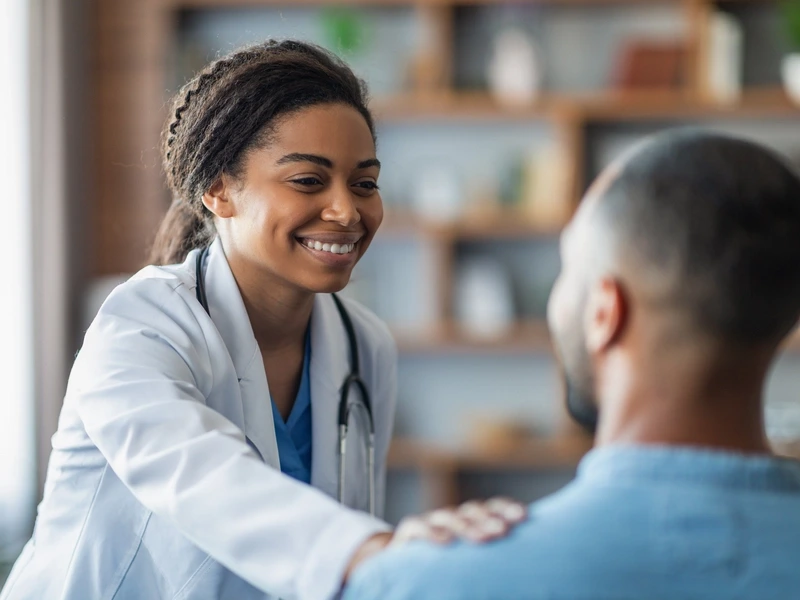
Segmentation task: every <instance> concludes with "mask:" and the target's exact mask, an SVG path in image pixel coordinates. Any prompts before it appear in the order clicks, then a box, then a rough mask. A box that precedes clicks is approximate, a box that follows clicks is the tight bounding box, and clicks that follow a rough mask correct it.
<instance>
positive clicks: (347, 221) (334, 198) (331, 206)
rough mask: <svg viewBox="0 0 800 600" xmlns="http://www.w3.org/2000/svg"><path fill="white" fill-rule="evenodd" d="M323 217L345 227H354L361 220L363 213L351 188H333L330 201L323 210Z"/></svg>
mask: <svg viewBox="0 0 800 600" xmlns="http://www.w3.org/2000/svg"><path fill="white" fill-rule="evenodd" d="M322 219H323V220H324V221H331V222H334V223H338V224H339V225H342V226H343V227H352V226H353V225H355V224H356V223H358V222H359V221H360V220H361V214H360V213H359V212H358V208H357V206H356V203H355V198H354V197H353V193H352V192H351V191H350V189H349V188H345V189H340V188H338V187H337V188H336V189H334V190H332V193H331V195H330V196H329V197H328V203H327V205H326V206H325V208H324V209H323V211H322Z"/></svg>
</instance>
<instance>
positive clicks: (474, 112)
mask: <svg viewBox="0 0 800 600" xmlns="http://www.w3.org/2000/svg"><path fill="white" fill-rule="evenodd" d="M775 1H777V0H725V1H724V2H715V1H713V0H534V1H532V2H524V1H521V0H516V1H514V2H512V0H347V1H345V2H330V1H328V0H141V1H139V2H120V1H119V0H96V2H95V3H94V4H93V11H94V14H93V21H92V32H93V33H92V39H91V43H92V49H93V50H92V53H91V57H92V71H93V72H92V74H93V77H92V81H93V94H92V102H91V114H92V115H93V119H94V121H93V125H94V126H93V128H92V144H91V145H92V147H93V148H94V160H92V161H91V164H92V165H93V168H94V172H93V185H92V188H93V191H94V193H93V197H92V203H93V205H94V206H93V210H92V211H91V212H92V215H93V216H92V218H93V219H94V222H93V224H92V235H91V238H92V242H91V251H90V253H89V261H88V262H89V264H88V267H87V268H88V271H89V272H90V273H91V274H93V275H95V276H103V275H115V274H118V273H130V272H133V271H135V270H137V269H138V268H139V267H140V266H141V265H142V263H143V261H144V258H145V255H146V252H145V249H146V247H147V246H148V245H149V242H150V241H151V240H152V238H153V235H154V232H155V230H156V227H157V225H158V223H159V222H160V219H161V217H162V216H163V214H164V212H165V210H166V208H167V205H168V202H167V195H166V190H165V188H164V183H163V177H162V174H161V172H160V169H159V168H158V164H159V162H158V150H157V149H158V139H159V133H160V129H161V126H162V124H163V121H164V119H165V116H166V115H165V111H166V106H165V102H164V101H165V93H164V92H165V88H166V87H167V84H166V82H167V81H168V70H169V61H168V60H167V57H168V56H169V54H170V52H171V51H172V50H173V40H174V36H175V32H176V30H177V28H178V24H179V22H180V16H181V14H182V13H183V12H185V11H193V10H206V9H218V8H239V7H251V8H252V7H283V6H291V7H293V8H294V7H298V6H301V7H320V6H326V5H346V6H352V7H364V6H370V7H411V8H412V9H413V11H414V14H415V18H416V19H417V21H418V22H419V24H420V25H421V26H423V27H425V28H426V29H427V30H428V31H431V32H433V36H432V40H433V41H432V43H430V44H429V45H428V47H426V48H423V49H422V52H421V53H420V55H419V56H417V57H416V59H417V62H418V63H419V64H420V65H422V66H423V67H424V68H419V69H417V70H416V71H414V75H413V76H412V78H411V81H410V84H409V86H408V89H407V90H405V91H403V92H402V93H398V94H395V95H391V96H389V97H378V98H376V99H375V101H374V103H373V108H374V111H375V114H376V117H377V119H378V121H379V122H384V123H389V124H392V125H399V126H403V125H404V124H405V123H413V122H424V123H430V122H463V123H468V124H469V123H478V122H485V121H491V122H511V121H514V122H516V121H536V122H542V123H546V124H548V125H549V126H550V127H551V129H552V134H553V138H554V142H555V145H556V146H557V147H558V148H560V149H561V150H562V151H563V154H564V156H566V157H567V161H568V175H569V180H570V188H569V189H568V190H566V191H565V196H566V197H565V198H564V202H565V203H566V204H568V205H569V206H571V207H572V208H573V209H574V207H575V206H577V203H578V201H579V198H580V196H581V194H582V193H583V191H584V189H585V187H586V184H587V179H588V178H589V176H590V174H589V173H588V165H587V162H588V161H587V154H588V152H589V150H588V146H589V142H588V139H589V136H590V132H589V130H590V128H591V127H594V126H598V125H600V126H606V125H610V124H627V123H643V122H648V121H658V122H662V121H669V122H678V121H682V120H701V119H730V120H737V119H795V118H798V117H800V108H798V107H797V106H795V105H794V104H792V103H791V102H790V101H789V100H788V99H787V98H786V96H785V94H784V93H783V91H782V89H780V88H779V87H764V88H760V87H759V88H749V89H745V90H744V93H743V94H742V97H741V98H740V99H739V100H738V101H737V102H735V103H732V104H721V103H717V102H713V101H711V100H709V96H708V94H707V93H706V91H705V88H704V85H703V78H704V75H703V68H702V65H703V64H704V57H705V54H706V53H707V51H708V44H707V40H706V39H705V26H706V24H707V22H708V17H709V15H710V13H711V11H712V9H714V7H716V6H718V5H720V4H725V3H727V2H736V3H743V2H750V3H753V4H764V5H767V4H769V3H771V2H775ZM507 3H513V4H516V5H522V4H536V5H543V6H548V7H556V8H557V7H560V6H564V7H577V6H586V7H590V8H592V9H597V8H601V7H604V6H619V5H624V6H627V5H630V6H636V7H650V6H663V5H666V6H670V7H674V8H675V9H676V10H677V11H679V12H680V14H681V15H682V18H683V19H684V20H685V22H686V24H687V28H686V31H687V39H686V42H687V46H688V53H687V58H686V64H685V80H686V83H685V85H684V86H683V87H682V88H681V89H679V90H674V91H656V92H636V93H634V92H626V93H621V92H613V91H599V92H596V93H591V94H568V93H548V92H544V93H543V94H542V95H541V96H540V97H539V99H538V100H537V101H536V102H533V103H530V104H527V105H524V106H516V107H513V108H511V107H508V106H503V105H500V104H498V103H497V102H496V101H495V100H493V99H492V97H491V96H490V95H489V94H488V93H485V92H475V91H464V90H457V89H454V85H453V81H454V75H453V73H454V60H455V58H454V50H453V41H454V27H455V13H456V11H457V9H459V8H460V7H465V6H479V5H486V6H493V5H495V6H497V5H503V4H507ZM559 229H560V227H558V226H547V227H542V226H538V225H536V224H532V223H531V222H529V221H526V220H525V219H522V218H520V217H519V215H518V214H517V213H512V212H499V213H493V214H488V215H487V214H482V215H477V216H475V217H474V218H471V219H466V220H462V221H459V222H456V223H447V224H442V223H432V222H428V221H425V220H421V219H419V218H418V217H414V216H412V215H409V214H402V213H401V214H391V213H390V214H388V216H387V219H386V221H385V224H384V226H383V227H382V229H381V231H380V232H379V237H378V238H376V239H377V240H380V239H392V238H407V237H409V236H416V237H422V238H424V239H426V240H427V241H432V242H433V244H432V246H433V248H434V260H435V262H436V264H437V269H438V270H439V272H440V273H441V277H440V278H439V281H438V289H437V294H436V296H437V300H436V302H437V307H436V313H437V318H438V323H437V324H436V325H435V326H434V327H431V328H429V330H427V331H426V333H425V334H424V335H415V334H411V333H408V332H406V331H404V330H402V329H396V330H395V335H396V337H397V340H398V345H399V348H400V350H401V352H402V353H404V354H425V355H434V354H438V355H448V356H450V355H464V354H472V355H481V356H483V355H506V354H511V355H520V354H525V355H527V354H540V355H541V354H544V355H547V354H549V353H550V352H551V345H550V340H549V336H548V334H547V328H546V325H545V323H544V322H543V320H541V319H531V318H526V319H525V320H522V321H520V322H519V323H517V324H516V326H514V327H513V328H512V329H511V330H510V331H509V332H508V333H507V334H504V335H501V336H499V337H496V338H494V339H481V338H475V337H470V336H467V335H465V334H464V333H463V332H461V331H460V329H459V327H458V326H457V325H456V323H455V321H454V319H453V316H452V302H451V300H452V287H453V270H454V268H453V266H454V261H455V252H456V250H455V248H456V246H457V245H459V244H462V243H475V242H481V243H484V242H485V243H489V242H492V241H494V240H503V241H505V240H538V239H543V238H547V239H553V238H554V237H555V236H556V235H557V234H558V230H559ZM786 349H787V350H788V351H792V352H800V333H799V334H797V335H795V336H794V337H792V338H791V340H789V341H788V342H787V344H786ZM588 448H589V442H588V440H586V438H582V437H580V436H574V435H568V434H565V435H562V436H555V437H551V438H537V439H533V440H531V441H530V442H529V443H526V444H524V447H514V448H510V449H509V448H506V449H505V450H503V451H499V452H481V451H478V450H475V449H473V450H461V451H454V450H446V449H442V448H440V447H438V446H433V445H429V444H426V443H424V442H421V441H415V440H410V439H403V440H396V441H395V443H394V445H393V447H392V451H391V455H390V467H391V468H392V469H394V470H413V471H415V472H418V473H419V474H420V475H421V476H422V477H423V481H424V482H425V486H426V489H428V496H429V500H428V505H429V506H436V505H441V504H448V503H452V502H455V501H457V500H458V499H459V492H458V478H459V476H460V474H462V473H464V472H467V471H470V472H474V471H487V470H488V471H497V470H508V469H514V470H522V471H526V470H528V471H529V470H538V469H554V468H574V466H575V465H576V464H577V462H578V460H579V459H580V457H581V456H582V455H583V454H584V453H585V452H586V451H587V450H588Z"/></svg>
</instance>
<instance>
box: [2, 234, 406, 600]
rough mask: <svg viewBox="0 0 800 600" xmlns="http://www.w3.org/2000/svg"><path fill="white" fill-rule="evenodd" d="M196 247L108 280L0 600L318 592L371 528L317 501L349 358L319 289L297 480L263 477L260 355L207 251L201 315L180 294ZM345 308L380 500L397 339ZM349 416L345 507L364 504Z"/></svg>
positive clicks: (219, 257) (266, 449) (190, 295)
mask: <svg viewBox="0 0 800 600" xmlns="http://www.w3.org/2000/svg"><path fill="white" fill-rule="evenodd" d="M196 252H197V251H194V252H192V253H191V254H190V255H189V257H188V258H187V260H186V261H185V262H184V263H183V264H182V265H175V266H170V267H161V268H157V267H148V268H146V269H144V270H142V271H141V272H140V273H138V274H137V275H136V276H134V277H133V278H132V279H131V280H129V281H128V282H126V283H124V284H122V285H121V286H119V287H118V288H117V289H116V290H115V291H114V292H113V293H112V294H111V295H110V296H109V298H108V299H107V300H106V302H105V303H104V304H103V306H102V308H101V309H100V311H99V314H98V316H97V317H96V319H95V320H94V322H93V323H92V325H91V327H90V328H89V330H88V331H87V333H86V339H85V341H84V345H83V348H82V349H81V351H80V353H79V355H78V357H77V359H76V361H75V365H74V368H73V370H72V373H71V376H70V381H69V386H68V389H67V394H66V398H65V401H64V407H63V410H62V413H61V418H60V421H59V428H58V432H57V433H56V434H55V436H54V437H53V452H52V455H51V458H50V464H49V468H48V474H47V483H46V487H45V496H44V500H43V501H42V503H41V505H40V506H39V513H38V518H37V523H36V528H35V531H34V535H33V538H32V539H31V541H30V542H29V543H28V545H27V546H26V547H25V550H24V551H23V553H22V556H21V557H20V558H19V560H18V561H17V564H16V565H15V567H14V570H13V571H12V574H11V576H10V578H9V581H8V583H7V585H6V587H5V589H4V591H3V592H2V593H0V600H23V599H24V600H34V599H35V600H57V599H61V600H112V599H113V600H133V599H136V600H145V599H146V600H156V599H162V598H171V599H178V598H181V599H191V600H201V599H202V600H206V599H208V600H212V599H213V600H219V599H235V600H249V599H256V598H257V599H263V598H272V597H281V598H287V599H288V598H299V599H309V600H311V599H319V598H329V597H332V596H334V595H335V594H336V592H337V591H338V587H339V582H340V579H341V576H342V572H343V569H344V567H345V565H346V562H347V561H348V559H349V557H350V556H351V554H352V552H353V551H354V550H355V549H356V548H357V547H358V546H359V545H360V544H361V543H362V541H364V540H365V539H366V538H367V537H369V536H370V535H372V534H374V533H376V532H379V531H383V530H385V529H387V526H386V524H385V523H383V522H382V521H380V520H378V519H375V518H372V517H370V516H369V515H368V514H366V513H363V512H358V511H356V510H351V509H349V508H345V507H343V506H342V505H340V504H338V503H337V502H336V501H335V500H334V498H335V497H336V493H337V482H338V479H337V473H338V459H337V453H336V448H337V408H338V402H339V389H340V387H341V385H342V383H343V381H344V379H345V377H346V375H347V374H348V373H349V371H350V365H349V351H348V342H347V337H346V334H345V330H344V327H343V325H342V321H341V319H340V317H339V314H338V312H337V311H336V308H335V306H334V303H333V300H332V298H331V297H330V296H329V295H327V294H322V295H318V296H317V297H316V299H315V301H314V307H313V312H312V318H311V356H312V357H311V369H310V373H311V401H312V429H313V463H312V470H311V483H312V486H313V487H311V486H307V485H304V484H302V483H299V482H297V481H295V480H293V479H290V478H289V477H287V476H285V475H283V474H281V473H280V471H279V468H280V467H279V465H280V463H279V459H278V448H277V443H276V439H275V431H274V427H273V416H272V408H271V405H270V400H269V397H270V396H269V389H268V386H267V379H266V376H265V373H264V367H263V362H262V359H261V353H260V351H259V349H258V346H257V344H256V340H255V337H254V335H253V331H252V327H251V325H250V321H249V319H248V316H247V313H246V311H245V307H244V304H243V302H242V298H241V295H240V293H239V290H238V287H237V285H236V282H235V280H234V278H233V274H232V273H231V270H230V267H229V266H228V262H227V259H226V258H225V255H224V252H223V250H222V246H221V244H220V243H219V241H217V242H215V243H214V244H213V245H212V248H211V251H210V253H209V257H208V261H207V267H206V274H205V285H206V293H207V296H208V303H209V305H210V311H211V316H212V317H213V320H212V319H211V318H209V316H208V315H207V314H206V313H205V311H204V310H203V308H202V306H201V304H200V303H199V302H198V301H197V299H196V297H195V268H194V266H195V257H196ZM346 306H347V309H348V311H349V313H350V315H351V318H352V320H353V323H354V326H355V330H356V334H357V339H358V344H359V351H360V355H361V356H360V358H361V371H362V376H363V377H364V380H365V382H366V384H367V386H368V389H369V390H370V392H371V395H372V403H373V411H374V418H375V427H376V462H377V471H378V473H377V475H378V476H377V479H378V498H377V504H378V506H382V505H383V496H384V482H385V460H386V453H387V449H388V444H389V440H390V437H391V429H392V421H393V413H394V403H395V386H396V349H395V346H394V343H393V341H392V339H391V336H390V334H389V332H388V330H387V328H386V326H385V325H384V324H383V323H382V322H381V321H379V320H378V319H377V318H376V317H375V316H374V315H373V314H371V313H370V312H368V311H367V310H366V309H364V308H363V307H361V306H360V305H358V304H356V303H354V302H350V301H346ZM359 425H360V424H358V423H356V420H355V419H354V420H353V421H352V425H351V428H350V429H351V432H352V431H353V430H357V431H358V433H357V435H356V438H357V439H359V442H358V443H356V442H355V441H353V440H354V439H355V438H353V437H352V436H353V435H354V434H353V433H351V438H350V440H351V443H349V444H348V460H347V463H348V465H347V486H346V489H347V494H346V498H345V502H346V504H347V505H348V506H356V507H359V508H365V507H366V506H367V479H366V466H365V465H366V463H365V453H364V450H363V443H362V441H361V440H363V437H362V435H361V434H362V432H363V431H364V430H363V429H362V428H361V427H360V426H359ZM314 488H316V489H314ZM267 590H268V591H269V594H268V593H266V591H267ZM270 594H271V595H270Z"/></svg>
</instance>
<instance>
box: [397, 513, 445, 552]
mask: <svg viewBox="0 0 800 600" xmlns="http://www.w3.org/2000/svg"><path fill="white" fill-rule="evenodd" d="M437 512H438V511H437ZM455 537H456V534H455V533H454V532H453V531H452V530H451V529H450V528H448V527H444V526H442V525H438V524H436V523H432V522H430V520H429V515H426V516H421V517H408V518H406V519H403V520H402V521H401V522H400V524H399V525H398V526H397V529H396V530H395V533H394V536H393V537H392V543H393V544H394V543H404V542H409V541H411V540H428V541H431V542H434V543H436V544H449V543H450V542H452V541H453V539H454V538H455Z"/></svg>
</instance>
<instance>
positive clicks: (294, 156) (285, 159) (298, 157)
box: [275, 152, 333, 169]
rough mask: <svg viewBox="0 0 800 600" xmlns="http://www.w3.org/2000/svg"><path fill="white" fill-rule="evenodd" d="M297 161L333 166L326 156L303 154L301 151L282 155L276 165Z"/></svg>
mask: <svg viewBox="0 0 800 600" xmlns="http://www.w3.org/2000/svg"><path fill="white" fill-rule="evenodd" d="M295 162H310V163H314V164H316V165H319V166H321V167H327V168H328V169H332V168H333V162H332V161H331V160H330V159H329V158H325V157H324V156H317V155H316V154H302V153H300V152H293V153H291V154H287V155H286V156H282V157H281V158H279V159H278V162H276V163H275V164H276V165H285V164H288V163H295Z"/></svg>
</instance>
